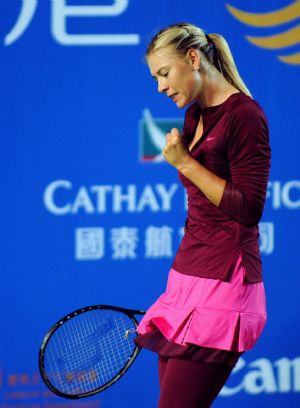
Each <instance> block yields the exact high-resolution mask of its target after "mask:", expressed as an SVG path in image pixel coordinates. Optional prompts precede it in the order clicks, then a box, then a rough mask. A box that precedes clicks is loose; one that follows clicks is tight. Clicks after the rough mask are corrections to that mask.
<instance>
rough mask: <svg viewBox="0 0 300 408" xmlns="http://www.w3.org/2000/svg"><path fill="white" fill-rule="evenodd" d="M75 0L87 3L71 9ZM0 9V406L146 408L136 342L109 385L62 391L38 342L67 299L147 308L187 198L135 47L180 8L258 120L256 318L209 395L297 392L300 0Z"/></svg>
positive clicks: (148, 366)
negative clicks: (73, 398) (236, 78)
mask: <svg viewBox="0 0 300 408" xmlns="http://www.w3.org/2000/svg"><path fill="white" fill-rule="evenodd" d="M71 5H73V6H76V7H77V8H75V9H74V8H73V9H72V8H71ZM84 5H85V6H88V7H91V6H93V5H94V6H101V7H100V8H98V9H92V8H88V9H85V10H86V11H87V13H86V15H85V16H83V12H84V9H83V6H84ZM228 5H231V6H234V7H235V8H236V9H238V10H243V11H245V12H247V13H253V14H257V15H258V16H256V17H254V18H251V16H249V15H248V14H247V15H243V16H242V17H239V16H240V15H239V14H237V13H235V12H234V10H233V9H230V8H229V7H228ZM105 6H106V7H105ZM76 11H77V12H78V13H77V14H78V15H77V16H75V15H74V12H76ZM275 11H277V13H276V15H275V18H274V19H272V18H270V15H269V14H267V13H270V12H275ZM92 12H93V13H94V15H93V16H92ZM0 15H1V17H0V18H1V24H0V26H1V31H0V52H1V56H0V60H1V67H0V70H1V71H0V78H1V88H2V92H1V110H0V114H1V116H0V129H1V146H0V154H1V160H0V163H1V164H0V172H1V173H0V174H1V181H0V183H1V187H0V188H1V209H2V211H1V220H0V221H1V289H2V293H1V306H2V312H1V328H2V330H3V336H2V342H1V347H2V350H1V353H2V357H1V361H0V364H1V366H0V369H1V376H0V401H1V402H0V407H1V408H6V407H16V406H18V407H24V408H42V407H43V408H44V407H45V408H50V407H85V408H88V407H101V408H102V407H103V408H105V407H109V408H117V407H118V408H119V407H139V406H143V407H144V408H154V407H155V406H156V401H157V397H158V384H157V378H156V355H154V354H152V353H150V352H148V351H145V350H144V351H143V352H142V353H141V354H140V356H139V358H138V360H137V361H136V363H135V364H134V366H133V367H132V368H131V369H130V370H129V372H128V373H127V374H126V376H124V377H123V378H122V380H121V381H120V382H118V383H117V384H116V385H115V386H113V387H112V388H110V389H109V390H107V391H106V392H104V393H103V394H100V395H98V396H96V397H93V398H89V399H86V400H81V401H79V402H71V404H70V402H69V401H67V400H63V399H60V398H58V397H56V396H53V395H51V393H50V392H48V391H47V389H46V387H45V386H44V385H43V384H42V382H41V380H40V377H39V375H38V367H37V353H38V349H39V345H40V342H41V339H42V338H43V336H44V334H45V333H46V331H47V330H48V328H49V326H50V325H51V324H52V323H53V322H54V321H56V320H57V319H58V318H60V317H61V316H62V315H64V314H66V313H68V312H69V311H72V310H73V309H77V308H79V307H81V306H86V305H90V304H116V305H120V306H124V307H132V308H147V307H148V306H149V305H150V304H151V302H152V301H153V300H154V299H156V297H157V296H158V295H159V294H160V293H161V291H162V290H163V289H164V286H165V281H166V277H167V274H168V270H169V267H170V264H171V261H172V257H173V255H174V253H175V251H176V248H177V245H178V243H179V239H180V234H181V232H182V230H181V228H182V225H183V222H184V218H185V197H184V192H183V189H182V187H181V186H180V185H179V182H178V178H177V174H176V172H175V171H174V169H173V168H171V166H169V165H167V164H166V163H164V162H161V161H160V160H159V159H160V157H159V145H160V144H161V142H160V136H161V134H162V132H164V131H165V130H166V129H169V128H171V127H173V126H181V124H182V118H183V115H184V112H183V111H178V110H177V108H176V106H175V105H174V104H173V103H172V101H168V100H166V98H164V96H162V95H159V94H158V93H157V92H156V86H155V84H154V82H153V80H152V78H151V76H150V75H149V72H148V68H147V66H146V65H145V64H144V63H143V61H142V60H143V53H144V50H145V47H146V44H147V42H148V40H149V39H150V38H151V36H152V34H153V33H154V31H156V29H157V28H162V27H164V26H166V25H168V24H170V23H174V22H178V21H189V22H192V23H194V24H197V25H199V26H201V27H202V28H204V29H205V30H206V32H207V33H211V32H218V33H221V34H223V35H224V36H225V38H226V39H227V40H228V42H229V44H230V46H231V48H232V52H233V54H234V57H235V59H236V62H237V65H238V68H239V70H240V73H241V75H242V77H243V78H244V80H245V82H246V83H247V85H248V86H249V88H250V90H251V91H252V93H253V95H254V97H255V99H257V100H258V101H259V103H260V104H261V105H262V107H263V108H264V110H265V112H266V114H267V116H268V119H269V125H270V131H271V143H272V152H273V162H272V170H271V180H270V185H269V189H268V198H267V203H266V210H265V213H264V217H263V219H262V221H261V224H260V227H261V250H262V254H263V263H264V278H265V284H266V291H267V296H268V314H269V320H268V324H267V326H266V329H265V331H264V333H263V336H262V337H261V339H260V340H259V342H258V344H257V346H256V348H255V349H254V350H253V351H251V352H248V353H246V354H245V355H244V357H243V359H242V360H241V361H240V363H239V365H238V366H237V368H236V371H235V372H234V373H233V374H232V377H231V379H230V380H229V382H228V383H227V385H226V387H225V388H224V390H223V396H222V397H220V398H219V399H218V401H217V402H216V404H215V406H216V407H220V408H221V407H225V406H230V407H241V406H243V407H245V408H246V407H252V406H253V404H255V406H256V407H264V408H266V407H272V408H277V407H298V406H300V351H299V337H300V329H299V314H300V313H299V312H300V306H299V305H300V304H299V285H300V278H299V253H298V251H299V249H298V248H299V247H298V245H297V244H299V209H300V194H299V191H300V178H299V147H300V145H299V113H300V108H299V89H300V76H299V70H300V56H299V51H300V47H299V43H300V38H299V33H298V34H297V31H293V29H294V28H295V27H296V26H297V24H299V17H300V3H299V1H298V2H295V1H294V2H293V1H292V0H277V1H275V0H269V1H267V2H261V1H259V0H255V1H254V0H252V1H247V0H228V3H227V2H225V1H219V0H210V1H209V2H208V1H204V0H202V1H201V0H190V1H188V2H184V5H183V4H182V2H181V1H179V0H176V1H175V0H161V1H159V2H158V1H157V2H156V1H146V0H115V1H100V0H94V1H90V0H89V1H88V0H87V1H85V0H81V1H79V0H77V1H70V0H68V1H64V0H52V1H50V0H48V1H46V0H40V1H38V0H36V1H34V0H27V1H26V0H23V1H18V0H1V5H0ZM260 16H261V17H260ZM284 16H286V18H285V19H283V17H284ZM271 17H272V15H271ZM285 32H289V33H290V34H289V35H288V40H287V41H285V42H284V41H283V40H282V39H281V35H282V34H283V33H285ZM117 35H119V36H117ZM274 35H278V36H279V37H277V38H276V39H275V45H272V44H273V42H272V36H274ZM249 36H250V37H251V38H253V37H255V38H257V37H263V38H265V40H263V43H262V44H256V43H257V40H255V39H254V40H253V39H252V40H251V38H249ZM269 37H271V38H269ZM285 37H286V36H285ZM280 56H284V57H285V58H283V59H282V58H280ZM154 132H156V134H157V135H158V141H157V142H155V141H154V137H153V135H154ZM131 386H132V387H134V394H132V389H131V388H130V387H131Z"/></svg>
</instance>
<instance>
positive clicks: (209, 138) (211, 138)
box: [206, 137, 216, 142]
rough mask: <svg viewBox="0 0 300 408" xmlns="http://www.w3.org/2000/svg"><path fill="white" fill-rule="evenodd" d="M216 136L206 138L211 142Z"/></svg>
mask: <svg viewBox="0 0 300 408" xmlns="http://www.w3.org/2000/svg"><path fill="white" fill-rule="evenodd" d="M215 138H216V137H207V138H206V140H207V141H208V142H210V141H211V140H214V139H215Z"/></svg>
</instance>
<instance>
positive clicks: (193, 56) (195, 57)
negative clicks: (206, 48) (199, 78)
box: [187, 48, 201, 71]
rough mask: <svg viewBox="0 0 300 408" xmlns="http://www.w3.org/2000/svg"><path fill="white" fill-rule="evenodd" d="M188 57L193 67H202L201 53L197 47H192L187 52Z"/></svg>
mask: <svg viewBox="0 0 300 408" xmlns="http://www.w3.org/2000/svg"><path fill="white" fill-rule="evenodd" d="M187 58H188V61H189V63H190V64H191V66H192V67H193V69H194V70H195V71H196V70H198V69H199V68H200V62H201V55H200V52H199V51H198V50H197V49H196V48H190V49H189V50H188V52H187Z"/></svg>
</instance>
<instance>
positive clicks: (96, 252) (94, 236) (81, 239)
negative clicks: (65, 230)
mask: <svg viewBox="0 0 300 408" xmlns="http://www.w3.org/2000/svg"><path fill="white" fill-rule="evenodd" d="M103 256H104V228H94V227H93V228H92V227H91V228H76V230H75V258H76V259H78V260H86V261H89V260H95V259H101V258H102V257H103Z"/></svg>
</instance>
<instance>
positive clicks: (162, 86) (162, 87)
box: [157, 77, 169, 92]
mask: <svg viewBox="0 0 300 408" xmlns="http://www.w3.org/2000/svg"><path fill="white" fill-rule="evenodd" d="M168 88H169V86H168V83H167V78H164V77H162V78H159V79H158V85H157V90H158V92H166V91H167V90H168Z"/></svg>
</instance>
